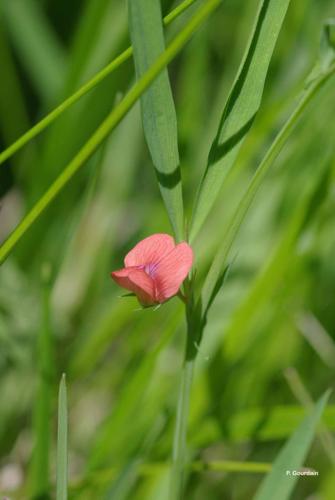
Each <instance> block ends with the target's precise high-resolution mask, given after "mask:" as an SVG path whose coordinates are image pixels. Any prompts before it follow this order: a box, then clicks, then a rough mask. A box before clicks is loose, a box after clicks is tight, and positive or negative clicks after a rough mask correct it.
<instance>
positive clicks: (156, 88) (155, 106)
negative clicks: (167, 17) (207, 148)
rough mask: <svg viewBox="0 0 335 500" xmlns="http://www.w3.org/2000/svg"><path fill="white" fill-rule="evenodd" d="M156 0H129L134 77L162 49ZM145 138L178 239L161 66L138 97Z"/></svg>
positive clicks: (173, 134)
mask: <svg viewBox="0 0 335 500" xmlns="http://www.w3.org/2000/svg"><path fill="white" fill-rule="evenodd" d="M161 19H162V15H161V8H160V1H159V0H130V1H129V27H130V36H131V40H132V44H133V50H134V61H135V68H136V75H137V78H141V76H142V75H143V74H144V73H145V72H146V71H147V69H148V68H149V67H150V66H151V65H152V64H153V63H154V61H155V60H156V59H157V57H158V56H159V55H160V54H161V53H162V52H164V46H165V43H164V33H163V25H162V21H161ZM141 108H142V121H143V128H144V133H145V136H146V141H147V144H148V147H149V150H150V153H151V157H152V161H153V164H154V167H155V172H156V176H157V180H158V183H159V187H160V190H161V193H162V197H163V200H164V203H165V206H166V209H167V212H168V215H169V218H170V221H171V224H172V227H173V229H174V233H175V235H176V238H177V239H178V240H181V239H182V237H183V199H182V185H181V174H180V166H179V153H178V138H177V117H176V111H175V107H174V102H173V96H172V92H171V87H170V82H169V76H168V72H167V69H166V68H165V69H164V70H163V71H162V72H161V73H160V75H159V76H158V78H156V80H155V81H154V82H153V84H152V85H151V86H150V87H149V88H148V90H147V91H146V92H145V93H144V94H143V95H142V97H141Z"/></svg>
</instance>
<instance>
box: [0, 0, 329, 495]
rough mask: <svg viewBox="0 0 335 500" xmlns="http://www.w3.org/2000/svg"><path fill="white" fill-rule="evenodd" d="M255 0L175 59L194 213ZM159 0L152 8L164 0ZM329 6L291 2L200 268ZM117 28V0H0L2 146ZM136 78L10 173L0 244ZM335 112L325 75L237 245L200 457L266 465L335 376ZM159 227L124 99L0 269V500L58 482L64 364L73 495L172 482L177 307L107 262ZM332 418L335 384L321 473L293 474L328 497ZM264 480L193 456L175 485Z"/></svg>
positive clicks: (206, 233)
mask: <svg viewBox="0 0 335 500" xmlns="http://www.w3.org/2000/svg"><path fill="white" fill-rule="evenodd" d="M257 3H258V2H257V1H256V0H249V1H248V2H245V1H242V0H227V1H225V2H223V5H222V7H221V8H220V9H219V10H218V11H216V12H215V14H214V15H213V16H212V17H211V18H210V19H209V21H208V22H207V23H206V25H205V26H203V27H202V28H201V29H199V31H198V32H197V33H196V35H195V36H194V37H193V39H192V41H191V42H190V43H189V44H188V45H187V46H186V48H184V50H183V51H182V52H181V54H180V55H179V56H178V57H177V58H176V59H175V60H174V61H173V63H172V64H171V65H170V66H169V74H170V79H171V84H172V88H173V93H174V98H175V104H176V110H177V117H178V129H179V145H180V155H181V168H182V176H183V183H184V196H185V203H186V211H187V214H188V215H189V214H190V211H191V208H192V205H193V201H194V197H195V193H196V189H197V186H198V184H199V181H200V178H201V175H202V172H203V170H204V168H205V165H206V159H207V155H208V151H209V147H210V144H211V142H212V140H213V137H214V135H215V133H216V129H217V126H218V122H219V118H220V115H221V112H222V109H223V105H224V102H225V99H226V97H227V94H228V92H229V89H230V86H231V84H232V82H233V79H234V76H235V74H236V71H237V68H238V65H239V62H240V60H241V57H242V55H243V51H244V48H245V45H246V43H247V40H248V37H249V34H250V31H251V28H252V25H253V21H254V18H255V15H256V11H257ZM162 4H163V5H162V7H163V12H164V13H167V12H169V11H170V10H171V8H173V6H174V5H176V4H174V3H173V2H169V1H164V2H163V3H162ZM192 10H193V8H190V9H189V10H188V11H187V13H186V14H184V15H183V16H182V17H181V18H180V19H178V20H176V21H175V22H174V23H173V25H171V26H170V27H169V28H168V29H167V31H166V33H167V39H170V37H171V36H173V35H174V34H175V33H177V32H178V30H179V29H180V27H181V26H182V25H183V23H184V22H185V20H186V19H187V18H188V16H189V15H190V14H191V12H192ZM331 15H334V3H333V1H332V0H322V1H321V0H318V1H316V0H295V1H292V2H291V6H290V7H289V11H288V14H287V17H286V19H285V22H284V26H283V29H282V31H281V35H280V38H279V41H278V44H277V46H276V49H275V53H274V57H273V59H272V63H271V66H270V71H269V74H268V78H267V83H266V89H265V96H264V99H263V104H262V107H261V111H260V113H259V115H258V117H257V120H256V122H255V124H254V126H253V127H252V129H251V132H250V133H249V135H248V138H247V140H246V142H245V143H244V145H243V148H242V150H241V152H240V154H239V157H238V162H237V164H236V166H235V168H234V169H233V171H232V173H231V174H230V175H229V176H228V178H227V180H226V182H225V184H224V186H223V189H222V191H221V195H220V198H219V201H218V202H217V203H216V205H215V208H214V210H213V211H212V213H211V216H210V218H209V220H208V221H207V223H206V225H205V227H204V229H203V230H202V232H201V234H200V236H199V237H198V239H197V241H196V244H195V246H194V250H195V254H196V269H197V273H198V275H199V276H201V275H203V274H204V272H205V271H206V269H207V267H208V265H209V263H210V261H211V258H212V256H213V254H214V252H215V249H216V248H217V246H218V244H219V243H220V240H221V238H222V235H223V233H224V229H225V227H226V226H225V225H226V223H227V222H228V220H229V216H230V215H231V213H232V211H233V209H234V207H236V205H237V203H238V201H239V198H240V196H241V194H242V193H243V191H244V189H245V187H246V186H247V183H248V181H249V179H250V177H251V175H252V173H253V172H254V170H255V168H256V167H257V165H258V164H259V161H260V159H261V158H262V157H263V155H264V153H265V151H266V150H267V148H268V147H269V145H270V144H271V141H272V140H273V138H274V136H275V133H276V131H278V130H279V128H280V126H281V125H282V124H283V122H284V120H285V119H286V118H287V116H288V114H289V112H290V110H291V109H292V107H293V105H294V103H295V101H296V96H297V94H298V92H299V91H300V90H301V89H302V87H303V85H304V79H305V77H306V75H307V74H308V72H309V70H310V69H311V67H312V66H313V64H314V62H315V59H316V57H317V53H318V48H319V39H320V33H321V29H322V24H323V22H324V21H325V20H326V19H327V18H328V17H329V16H331ZM127 25H128V23H127V9H126V2H120V1H118V0H85V1H84V0H82V1H80V0H75V1H74V0H72V1H71V2H68V1H66V0H58V1H57V2H56V1H53V0H1V2H0V62H1V69H0V72H1V73H0V141H1V149H4V148H5V147H6V146H8V145H9V144H10V143H12V142H13V141H14V140H15V139H16V138H17V137H19V135H21V134H22V133H23V132H24V131H25V130H27V129H28V128H29V127H30V126H32V125H33V124H34V123H36V122H37V121H38V120H39V119H40V118H41V117H43V116H44V115H45V114H46V113H47V112H48V111H50V110H51V109H52V108H53V107H54V106H55V105H56V104H58V103H59V102H61V101H62V100H63V99H64V98H65V97H67V96H68V95H70V94H71V93H72V92H74V91H75V90H76V89H77V88H78V87H79V86H80V85H81V84H82V83H84V82H86V81H87V80H88V79H89V78H90V77H91V76H92V75H94V74H95V73H96V72H97V71H98V70H99V69H101V68H102V67H103V66H104V65H106V64H107V63H108V62H109V61H110V60H111V59H113V57H115V56H116V55H117V54H119V52H120V51H121V50H123V49H124V48H126V47H127V46H128V44H129V35H128V27H127ZM133 82H134V68H133V63H132V61H131V60H130V61H129V62H127V63H125V64H124V65H123V66H121V67H120V68H119V69H118V70H117V71H116V72H114V73H113V74H112V75H110V76H109V77H108V78H106V79H105V80H104V81H103V82H102V83H101V84H100V85H99V86H98V87H96V88H95V89H94V90H93V91H91V92H90V93H89V94H87V95H86V96H85V97H84V98H82V99H81V100H80V101H79V102H78V103H77V104H75V105H74V106H73V107H71V108H70V109H69V110H68V111H66V112H65V113H64V114H63V115H62V116H61V117H60V118H59V119H58V120H57V121H56V122H55V123H54V124H52V125H51V126H50V127H49V128H48V129H47V130H46V131H45V132H43V133H42V134H41V135H40V136H39V137H38V138H37V139H36V140H34V141H33V142H31V143H29V144H28V145H27V146H26V147H25V148H24V149H23V150H22V151H20V152H19V153H18V154H16V155H15V156H14V157H12V158H11V159H10V160H8V161H7V163H6V164H5V165H3V166H2V167H1V169H0V194H1V211H0V239H1V240H3V239H5V237H6V236H7V235H8V234H9V232H10V231H11V230H12V229H13V228H14V227H15V225H16V224H17V223H18V222H19V220H20V219H21V218H22V216H23V214H24V213H25V212H26V211H27V210H28V209H29V208H31V207H32V205H33V203H34V202H35V201H36V200H37V199H38V198H39V196H40V195H41V194H42V193H43V192H44V191H45V190H46V188H47V187H48V186H49V185H50V183H51V182H52V180H54V179H55V177H56V176H57V174H59V172H61V171H62V169H63V168H64V166H65V165H66V164H67V162H68V161H69V160H70V159H71V158H72V157H73V156H74V154H75V153H76V152H77V151H78V149H79V148H80V147H81V146H82V145H83V144H84V142H85V141H86V140H87V138H88V137H89V136H90V135H91V134H92V132H93V131H94V130H95V129H96V127H97V126H98V124H99V123H100V122H101V121H102V120H103V118H104V117H105V116H106V115H107V113H108V112H109V111H110V110H111V109H112V107H113V106H114V105H115V103H117V102H118V101H119V100H120V98H121V97H122V95H124V93H125V92H126V91H127V90H128V89H129V87H130V86H131V85H132V83H133ZM334 111H335V109H334V81H332V82H331V83H330V84H329V85H327V86H326V87H325V88H324V90H323V91H322V94H321V96H320V97H319V98H318V100H317V102H316V103H314V104H313V105H312V106H311V107H310V108H309V110H308V113H306V114H305V115H304V117H303V118H302V120H301V121H300V124H299V126H298V128H297V129H296V130H295V132H294V134H293V135H292V137H291V139H290V141H289V144H288V145H287V146H286V147H285V149H284V151H283V152H282V154H281V155H280V158H279V159H278V160H277V161H276V164H275V168H273V170H271V173H270V175H269V176H268V178H267V180H266V182H265V183H264V186H263V188H262V190H261V192H260V193H259V194H258V196H257V199H256V201H255V203H254V205H253V207H252V210H251V211H250V213H249V214H248V217H247V220H246V222H245V224H244V225H243V228H242V231H241V233H240V235H239V238H238V241H237V243H236V245H235V247H234V252H233V255H234V256H235V259H234V264H233V266H232V269H231V272H230V274H229V278H228V280H227V282H226V284H225V287H224V290H223V291H222V293H220V294H219V296H218V298H217V300H216V302H215V305H214V306H213V309H212V311H211V313H210V317H209V321H208V327H207V328H206V331H205V336H204V341H203V343H202V345H201V347H200V352H199V356H198V360H197V364H196V373H195V379H194V385H193V390H192V396H191V413H190V425H189V433H188V441H189V446H190V451H191V453H192V458H193V459H194V460H196V461H205V462H206V461H208V462H212V461H222V460H237V461H259V462H266V463H271V462H272V461H273V460H274V457H275V456H276V454H277V452H278V450H279V449H280V447H281V446H282V444H283V443H284V441H285V440H286V439H287V438H288V437H289V436H290V435H291V434H292V432H293V431H294V429H295V428H296V426H297V424H298V423H299V422H300V421H301V418H302V416H303V414H304V407H305V406H308V405H309V404H310V399H312V400H316V399H317V398H318V397H319V396H320V394H321V393H322V392H324V390H325V389H326V388H328V387H332V386H334V370H335V338H334V337H335V328H334V325H335V259H334V254H335V237H334V234H335V219H334V210H335V161H334V154H333V150H332V147H333V146H334V135H335V124H334ZM155 232H169V233H171V229H170V227H169V222H168V220H167V216H166V213H165V210H164V207H163V204H162V201H161V198H160V195H159V190H158V187H157V184H156V179H155V176H154V170H153V168H152V164H151V160H150V157H149V155H148V151H147V148H146V145H145V140H144V137H143V131H142V126H141V118H140V113H139V106H138V105H136V106H135V107H134V108H133V110H132V111H131V112H130V113H129V114H128V115H127V116H126V118H125V119H124V120H123V121H122V122H121V124H120V125H119V126H118V128H117V129H116V130H115V132H114V133H113V134H112V135H111V136H110V138H109V139H108V141H107V142H105V143H104V145H103V146H102V147H100V148H99V150H98V151H97V153H96V154H95V155H94V157H93V158H92V159H91V160H90V161H89V162H88V163H87V165H86V166H85V167H84V168H83V169H82V171H81V172H80V173H79V174H78V175H77V176H76V177H75V179H73V181H72V182H71V183H70V184H69V186H68V187H66V189H65V190H64V191H63V192H62V194H61V195H60V196H58V198H57V199H56V200H55V202H54V203H53V204H52V206H51V207H50V208H49V209H48V210H47V212H46V213H45V214H44V215H43V216H42V217H41V218H40V219H39V220H38V221H37V222H36V223H35V224H34V226H33V227H32V229H30V231H29V232H28V233H27V234H26V235H25V237H24V238H23V239H22V241H21V242H20V243H19V244H18V246H17V248H16V249H15V251H14V252H13V254H12V255H11V256H10V258H8V260H7V261H6V262H5V264H4V265H3V266H2V267H1V270H0V493H1V494H4V495H5V494H6V495H8V496H9V497H10V498H11V499H20V500H21V499H26V498H35V499H37V498H39V499H42V498H45V499H46V498H52V497H53V496H52V493H51V492H52V491H53V489H54V488H53V486H52V485H53V482H54V469H55V435H56V433H55V431H56V417H57V391H58V383H59V380H60V377H61V374H62V373H63V372H66V374H67V381H68V397H69V436H70V437H69V440H70V454H69V467H70V486H71V490H70V498H73V499H83V500H85V499H93V498H94V499H105V498H106V499H107V498H110V499H112V498H115V499H117V500H119V499H126V498H127V499H128V498H129V499H130V498H131V499H135V500H137V499H138V500H140V499H145V500H151V499H152V500H157V499H162V500H164V499H165V498H167V484H168V474H169V460H170V455H171V443H172V436H173V426H174V417H175V407H176V400H177V386H178V380H179V373H180V366H181V362H182V351H183V345H184V330H185V325H184V320H183V308H182V305H181V304H180V303H179V302H178V299H176V298H175V299H173V300H171V301H170V302H169V303H167V304H165V305H164V306H163V307H161V308H160V309H158V310H156V311H153V310H152V309H149V310H144V311H139V310H138V304H137V302H136V301H135V300H134V299H133V298H127V299H121V298H119V295H120V290H119V289H117V287H116V286H115V284H114V283H113V282H112V281H111V279H110V276H109V274H110V271H112V270H114V269H117V268H119V267H122V264H123V256H124V255H125V253H126V252H127V251H128V250H129V249H130V248H131V247H132V246H133V245H134V244H135V243H136V242H137V241H138V240H140V239H141V238H143V237H145V236H148V235H150V234H152V233H155ZM334 430H335V404H334V396H331V400H330V403H329V405H328V407H327V409H326V411H325V414H324V428H323V429H321V431H320V434H319V435H318V436H317V438H316V439H315V442H314V445H313V448H312V450H311V452H310V454H309V456H308V460H307V465H308V466H309V467H312V468H315V469H316V470H317V471H319V475H318V476H317V477H308V478H305V479H301V480H300V481H299V483H298V486H297V489H296V490H295V493H294V498H295V499H305V498H315V499H327V500H328V499H329V500H330V499H333V498H335V473H334V463H335V441H334V438H333V435H332V431H334ZM49 435H50V442H48V436H49ZM48 447H49V452H50V453H49V452H48ZM47 456H50V479H49V478H48V472H47V471H48V468H49V466H48V460H47ZM43 468H44V469H43ZM41 470H42V471H43V470H44V472H45V474H44V475H43V476H42V477H44V484H41V480H40V479H41ZM262 477H263V474H261V473H251V472H227V471H224V470H222V471H196V470H194V471H193V472H191V473H190V475H189V477H188V481H187V491H186V498H187V499H192V500H193V499H194V500H202V499H203V498H209V499H211V500H212V499H213V500H215V499H220V500H221V499H228V500H229V499H234V500H244V499H245V500H247V499H250V498H252V497H253V494H254V492H255V490H256V488H257V486H258V484H259V483H260V481H261V479H262ZM49 481H50V482H51V486H50V484H49ZM48 492H49V493H48ZM49 494H50V496H48V495H49Z"/></svg>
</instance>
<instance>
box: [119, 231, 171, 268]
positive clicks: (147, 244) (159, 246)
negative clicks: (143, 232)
mask: <svg viewBox="0 0 335 500" xmlns="http://www.w3.org/2000/svg"><path fill="white" fill-rule="evenodd" d="M174 248H175V242H174V239H173V238H172V236H170V235H169V234H164V233H158V234H153V235H152V236H148V238H144V240H142V241H140V242H139V243H137V245H135V246H134V248H133V249H132V250H130V252H128V253H127V255H126V257H125V259H124V264H125V266H126V267H129V266H141V265H145V264H151V263H158V262H159V261H160V260H161V259H162V258H163V257H164V256H165V255H167V254H168V253H169V252H171V250H173V249H174Z"/></svg>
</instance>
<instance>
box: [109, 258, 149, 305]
mask: <svg viewBox="0 0 335 500" xmlns="http://www.w3.org/2000/svg"><path fill="white" fill-rule="evenodd" d="M111 276H112V278H113V280H114V281H115V282H116V283H117V284H118V285H120V286H122V288H126V289H127V290H130V291H131V292H134V293H135V294H136V296H137V298H138V300H139V301H140V302H141V304H143V305H145V306H148V305H152V304H155V303H156V301H155V283H154V281H153V279H152V278H150V276H148V275H147V274H146V273H145V272H144V271H143V270H142V269H137V268H136V267H128V268H124V269H119V270H118V271H114V272H112V273H111Z"/></svg>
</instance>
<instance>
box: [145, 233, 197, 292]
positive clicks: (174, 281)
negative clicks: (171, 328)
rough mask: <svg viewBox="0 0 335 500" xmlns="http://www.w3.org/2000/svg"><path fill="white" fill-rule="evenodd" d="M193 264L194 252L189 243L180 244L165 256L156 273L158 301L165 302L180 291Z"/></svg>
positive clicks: (154, 277)
mask: <svg viewBox="0 0 335 500" xmlns="http://www.w3.org/2000/svg"><path fill="white" fill-rule="evenodd" d="M192 264H193V250H192V248H191V247H190V246H189V245H188V244H187V243H185V242H184V243H179V245H177V246H176V247H175V248H174V249H173V250H172V251H171V252H169V253H168V254H167V255H165V256H164V257H163V258H162V259H161V260H160V262H159V264H158V265H157V267H156V269H155V272H154V276H153V279H154V282H155V286H156V300H157V301H158V302H164V301H165V300H167V299H169V298H170V297H172V296H173V295H176V294H177V293H178V290H179V288H180V286H181V284H182V282H183V281H184V279H185V278H186V276H187V275H188V273H189V271H190V269H191V267H192Z"/></svg>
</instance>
